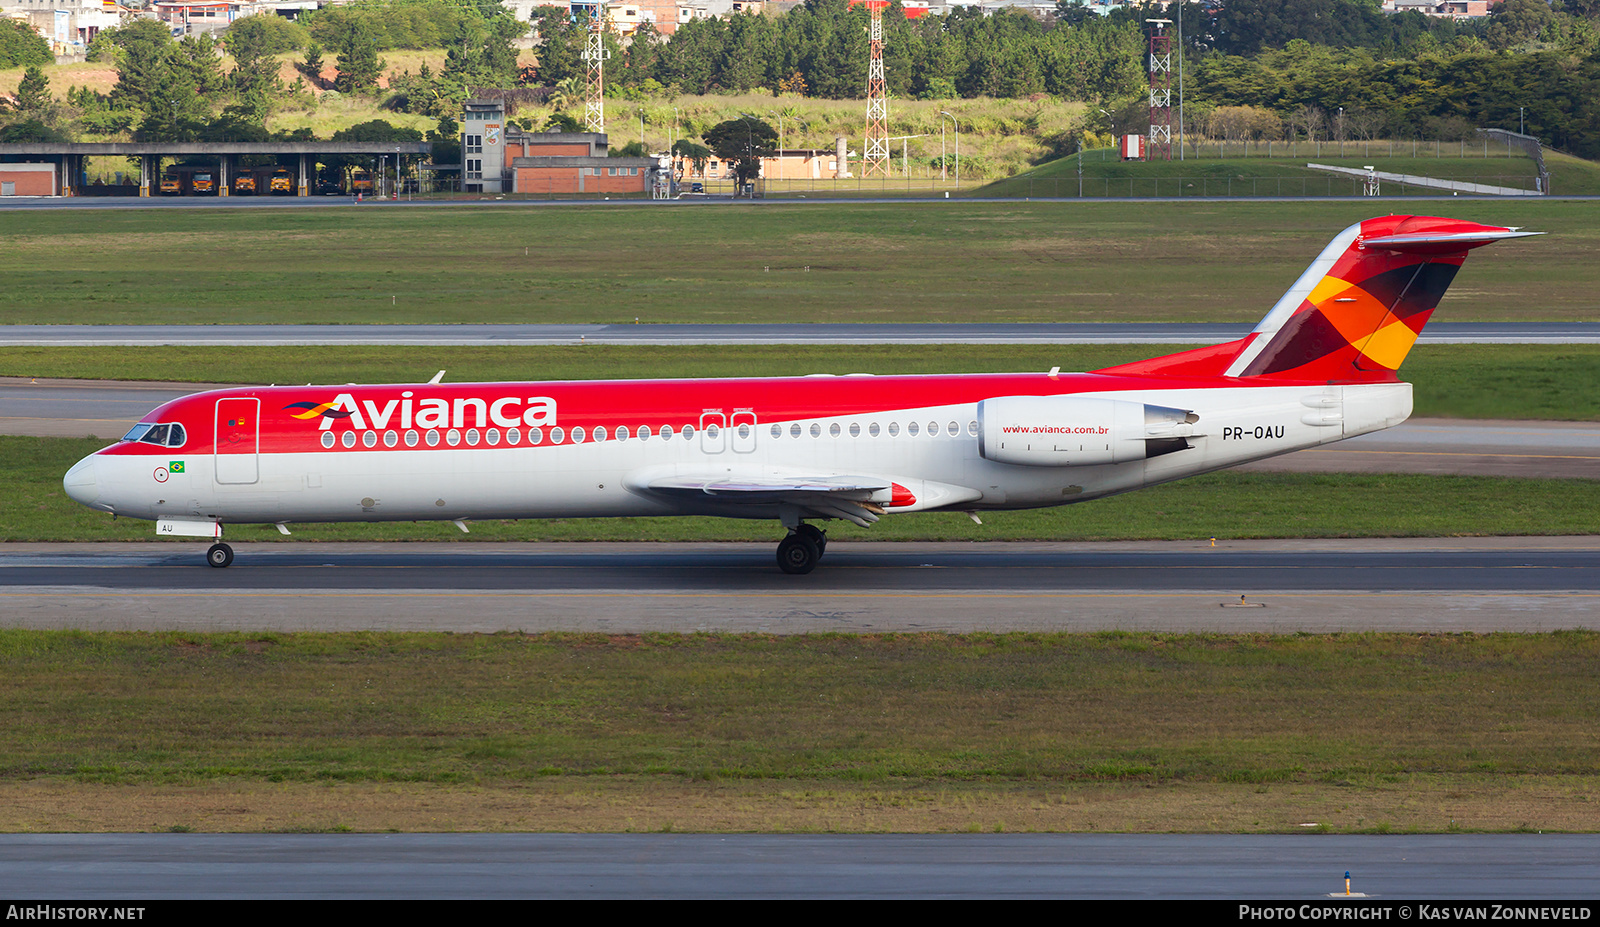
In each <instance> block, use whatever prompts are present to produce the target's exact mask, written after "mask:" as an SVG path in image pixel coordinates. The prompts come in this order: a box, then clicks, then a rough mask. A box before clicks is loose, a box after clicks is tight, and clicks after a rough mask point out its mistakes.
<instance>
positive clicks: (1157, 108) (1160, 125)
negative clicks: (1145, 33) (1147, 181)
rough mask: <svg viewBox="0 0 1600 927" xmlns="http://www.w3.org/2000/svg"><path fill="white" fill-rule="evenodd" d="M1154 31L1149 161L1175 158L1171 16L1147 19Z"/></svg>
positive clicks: (1152, 41) (1151, 50) (1151, 39)
mask: <svg viewBox="0 0 1600 927" xmlns="http://www.w3.org/2000/svg"><path fill="white" fill-rule="evenodd" d="M1145 22H1147V23H1149V24H1150V25H1152V26H1154V27H1155V31H1154V32H1152V33H1150V137H1149V142H1148V148H1147V151H1146V154H1145V160H1148V161H1153V160H1155V159H1156V158H1157V157H1160V158H1162V159H1163V160H1166V161H1171V160H1172V37H1171V36H1169V35H1167V33H1166V27H1167V26H1170V25H1172V20H1170V19H1147V20H1145Z"/></svg>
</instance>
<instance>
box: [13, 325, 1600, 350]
mask: <svg viewBox="0 0 1600 927" xmlns="http://www.w3.org/2000/svg"><path fill="white" fill-rule="evenodd" d="M1253 327H1254V324H1253V323H1250V324H1201V323H1179V322H1151V323H1143V324H1139V323H1060V324H1037V325H1030V324H1011V325H998V324H997V325H962V324H929V325H902V324H821V323H819V324H810V325H3V326H0V347H37V346H40V345H53V346H58V347H85V346H113V347H127V346H149V345H256V346H272V345H510V344H519V345H572V344H645V345H685V344H713V345H715V344H721V345H741V344H1221V343H1223V342H1226V341H1233V340H1236V339H1239V338H1243V337H1244V336H1245V335H1246V334H1248V333H1249V332H1250V330H1251V329H1252V328H1253ZM1418 343H1420V344H1600V323H1597V322H1435V323H1433V324H1431V325H1429V326H1428V327H1427V329H1425V330H1424V331H1423V333H1422V336H1421V337H1420V338H1419V339H1418Z"/></svg>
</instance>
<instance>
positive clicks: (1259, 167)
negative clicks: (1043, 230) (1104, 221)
mask: <svg viewBox="0 0 1600 927" xmlns="http://www.w3.org/2000/svg"><path fill="white" fill-rule="evenodd" d="M1357 147H1359V146H1358V145H1356V144H1350V145H1348V146H1346V156H1345V157H1339V156H1338V151H1337V149H1336V148H1334V147H1333V146H1331V145H1330V146H1325V147H1324V149H1323V150H1324V154H1322V155H1321V156H1320V157H1318V156H1317V155H1316V154H1315V153H1313V152H1302V153H1299V154H1298V155H1297V156H1296V157H1294V158H1287V157H1256V156H1252V157H1226V158H1217V157H1209V156H1206V157H1192V158H1189V159H1187V160H1183V161H1178V160H1172V161H1121V160H1118V158H1117V152H1116V150H1115V149H1111V148H1100V149H1095V150H1093V151H1085V152H1083V153H1082V155H1081V157H1082V159H1083V165H1082V166H1083V170H1082V178H1081V184H1082V185H1081V191H1082V192H1081V195H1082V196H1085V197H1105V196H1354V195H1359V194H1360V192H1361V181H1360V179H1359V178H1355V177H1350V176H1347V175H1340V174H1336V173H1332V172H1329V171H1320V170H1313V169H1311V168H1308V167H1307V166H1306V165H1307V164H1311V163H1315V164H1327V165H1332V166H1335V167H1347V168H1356V169H1360V168H1362V167H1364V166H1367V165H1371V166H1372V167H1375V168H1376V169H1378V170H1379V171H1387V172H1391V173H1396V174H1410V175H1416V176H1422V177H1433V178H1439V179H1443V180H1457V181H1465V182H1471V183H1482V184H1493V185H1495V186H1502V187H1515V188H1518V189H1525V190H1527V189H1532V188H1533V186H1534V176H1535V174H1536V173H1537V169H1536V167H1535V166H1534V161H1533V159H1532V158H1528V157H1525V156H1523V155H1521V154H1514V155H1510V156H1507V155H1505V154H1499V155H1494V154H1491V155H1490V156H1489V157H1482V156H1476V157H1471V156H1469V157H1465V158H1461V157H1433V156H1422V155H1421V154H1419V155H1417V156H1412V155H1411V154H1410V153H1409V152H1406V153H1405V154H1403V155H1399V154H1397V155H1396V156H1389V155H1387V153H1384V154H1376V153H1375V154H1372V155H1370V156H1362V155H1357V156H1350V152H1351V151H1352V150H1353V149H1356V148H1357ZM1375 147H1377V146H1375ZM1383 147H1387V145H1385V146H1383ZM1213 151H1214V149H1213ZM1402 151H1403V147H1402ZM1212 153H1213V152H1207V153H1206V154H1207V155H1209V154H1212ZM1079 157H1080V155H1076V154H1074V155H1069V156H1067V157H1065V158H1058V159H1056V160H1054V161H1048V162H1045V163H1044V164H1041V165H1039V166H1038V167H1036V168H1034V169H1032V170H1030V171H1026V172H1024V173H1021V174H1018V175H1017V176H1015V177H1009V178H1006V179H1004V180H999V181H996V182H994V183H991V184H986V185H984V186H982V187H978V188H974V189H972V190H970V191H968V193H967V194H966V195H970V196H1036V197H1056V196H1067V197H1073V196H1079V195H1080V192H1079V191H1080V176H1079V170H1078V167H1079V160H1078V159H1079ZM1545 166H1546V168H1547V169H1548V170H1549V171H1550V175H1551V190H1552V191H1553V192H1555V193H1558V194H1565V195H1595V194H1600V164H1596V163H1595V162H1593V161H1585V160H1582V159H1580V158H1574V157H1570V156H1567V155H1562V154H1557V153H1555V152H1546V154H1545ZM1382 193H1383V195H1385V196H1398V195H1408V196H1414V195H1417V194H1423V195H1441V196H1448V195H1449V194H1448V193H1445V192H1442V191H1438V190H1436V189H1432V188H1426V187H1418V186H1414V185H1411V184H1404V183H1396V182H1392V181H1384V182H1383V184H1382Z"/></svg>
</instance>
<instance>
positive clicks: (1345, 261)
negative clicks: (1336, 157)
mask: <svg viewBox="0 0 1600 927" xmlns="http://www.w3.org/2000/svg"><path fill="white" fill-rule="evenodd" d="M1537 234H1541V233H1538V232H1520V231H1517V230H1516V229H1512V228H1501V227H1499V226H1492V225H1479V224H1478V223H1476V222H1463V221H1461V220H1458V219H1441V218H1436V217H1433V216H1384V217H1381V218H1377V219H1368V220H1366V221H1365V222H1362V223H1360V224H1358V225H1352V226H1350V227H1349V228H1347V229H1345V230H1344V231H1343V232H1340V233H1339V235H1338V237H1336V238H1334V240H1333V241H1332V242H1330V243H1329V244H1328V246H1327V247H1326V248H1324V249H1323V251H1322V254H1321V255H1319V256H1318V257H1317V259H1316V260H1315V261H1314V262H1312V264H1311V266H1310V267H1309V268H1307V269H1306V272H1305V273H1303V274H1301V275H1300V279H1299V280H1296V281H1295V283H1294V286H1292V287H1290V288H1289V291H1288V292H1287V293H1285V294H1283V297H1282V298H1281V299H1279V300H1278V302H1277V304H1276V305H1274V306H1273V307H1272V310H1271V311H1270V312H1268V313H1267V315H1266V317H1265V318H1263V319H1262V320H1261V323H1260V324H1259V325H1257V326H1256V328H1255V331H1253V332H1251V333H1250V336H1249V337H1247V338H1246V339H1245V340H1244V342H1243V344H1242V346H1241V347H1240V349H1239V353H1238V354H1237V355H1235V356H1234V358H1233V361H1232V362H1231V363H1230V364H1229V365H1228V367H1227V369H1226V371H1225V374H1224V375H1226V376H1230V377H1275V378H1282V379H1292V380H1321V381H1327V380H1334V381H1341V382H1351V381H1354V382H1363V381H1374V380H1388V379H1392V378H1393V377H1394V372H1395V371H1396V370H1398V369H1400V362H1401V361H1403V360H1404V359H1405V356H1406V353H1407V352H1408V351H1410V350H1411V345H1412V344H1414V343H1415V342H1416V340H1417V336H1418V335H1419V334H1421V332H1422V326H1423V325H1425V324H1427V321H1428V317H1429V316H1430V315H1432V314H1433V310H1434V307H1435V306H1437V305H1439V299H1440V298H1441V297H1442V296H1444V291H1445V289H1446V288H1448V287H1449V286H1450V281H1451V280H1453V279H1454V278H1455V275H1456V271H1457V270H1458V269H1460V267H1461V263H1462V262H1463V261H1465V260H1466V257H1467V252H1468V251H1469V250H1471V249H1473V248H1477V247H1479V246H1481V245H1487V244H1489V243H1490V242H1494V241H1500V240H1501V239H1505V238H1521V237H1523V236H1527V235H1537Z"/></svg>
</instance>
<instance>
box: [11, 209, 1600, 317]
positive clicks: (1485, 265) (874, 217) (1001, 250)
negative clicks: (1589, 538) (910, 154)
mask: <svg viewBox="0 0 1600 927" xmlns="http://www.w3.org/2000/svg"><path fill="white" fill-rule="evenodd" d="M1449 205H1450V207H1451V208H1450V209H1449V210H1448V211H1449V212H1450V213H1451V214H1452V215H1454V216H1458V217H1460V218H1463V219H1472V220H1477V221H1482V222H1489V223H1496V224H1502V225H1517V226H1528V227H1532V228H1538V229H1541V230H1547V231H1550V232H1551V233H1552V234H1551V235H1550V236H1549V237H1548V238H1542V239H1538V240H1534V241H1523V242H1513V243H1509V244H1505V245H1500V246H1497V247H1496V248H1493V249H1490V250H1489V251H1488V252H1487V253H1483V254H1478V255H1474V257H1473V258H1472V260H1471V261H1469V262H1468V264H1467V266H1466V268H1465V269H1464V270H1463V271H1462V273H1461V274H1460V276H1459V277H1458V278H1457V281H1456V284H1455V285H1454V286H1453V287H1452V289H1451V290H1450V292H1449V294H1448V295H1447V296H1446V299H1445V301H1444V303H1443V305H1442V307H1441V309H1440V313H1439V316H1438V317H1439V318H1441V319H1451V320H1456V321H1489V320H1534V319H1547V320H1560V321H1567V320H1580V319H1593V318H1596V317H1597V312H1600V265H1597V264H1596V262H1595V261H1594V260H1593V255H1594V253H1595V251H1596V245H1597V243H1600V224H1596V223H1595V222H1594V221H1593V211H1594V207H1593V206H1592V205H1590V204H1588V203H1579V202H1561V201H1542V202H1536V203H1535V202H1483V201H1474V202H1470V203H1467V202H1462V203H1452V204H1449ZM1417 208H1419V209H1420V208H1422V207H1420V206H1419V207H1417ZM1428 208H1429V209H1432V207H1428ZM1374 211H1375V207H1374V206H1373V205H1372V204H1365V203H1334V202H1329V203H1293V204H1285V203H1271V204H1269V203H1212V202H1205V203H1161V204H1149V205H1145V204H1123V203H1011V204H988V203H965V202H960V201H951V202H948V203H946V202H943V201H940V202H935V203H918V204H902V205H870V204H863V205H837V204H836V205H816V206H813V205H794V204H786V205H783V206H781V207H780V206H776V205H774V206H766V207H753V206H749V205H743V204H740V205H710V206H702V207H687V208H685V207H676V208H674V207H667V208H663V207H652V206H649V205H635V206H628V205H613V206H611V207H601V208H589V207H582V208H580V207H526V206H505V207H499V208H495V207H443V206H430V207H416V208H395V207H385V208H382V209H374V208H369V207H356V206H341V207H330V208H325V209H294V210H288V209H284V210H275V209H274V210H268V209H251V210H227V209H195V210H182V211H171V210H161V211H148V212H145V211H121V210H118V211H115V212H99V211H90V212H73V211H61V212H48V213H46V212H19V213H9V214H7V216H6V220H5V225H4V230H3V231H0V249H3V250H4V252H5V254H6V256H7V260H6V261H4V262H3V266H0V323H65V322H74V323H146V324H154V323H163V322H186V323H205V324H225V323H230V322H302V323H355V322H366V323H385V322H435V323H438V322H606V323H621V322H631V321H633V320H634V319H636V318H637V319H639V320H640V321H644V322H810V321H816V322H825V321H853V322H895V321H910V322H1045V321H1169V320H1170V321H1239V322H1244V321H1252V322H1253V321H1255V320H1256V319H1258V318H1260V317H1261V315H1263V314H1264V313H1265V311H1266V309H1267V308H1268V307H1270V306H1271V305H1272V303H1273V302H1274V301H1275V300H1276V299H1277V298H1278V296H1279V295H1280V294H1281V293H1282V292H1283V291H1284V290H1285V289H1286V288H1287V287H1288V286H1289V285H1290V284H1291V283H1293V281H1294V280H1295V278H1296V277H1298V276H1299V274H1300V273H1301V271H1302V270H1304V269H1305V267H1306V265H1307V264H1309V263H1310V261H1311V260H1312V259H1313V258H1314V257H1315V256H1316V255H1317V253H1318V252H1319V251H1320V250H1321V249H1322V247H1323V246H1324V245H1325V244H1326V243H1327V242H1328V240H1329V239H1330V238H1331V237H1332V236H1333V235H1334V234H1336V233H1337V232H1338V231H1339V230H1340V229H1342V228H1344V227H1345V226H1346V225H1348V224H1350V223H1351V222H1355V221H1358V220H1360V219H1362V218H1367V217H1370V216H1371V215H1372V214H1373V213H1374Z"/></svg>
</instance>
